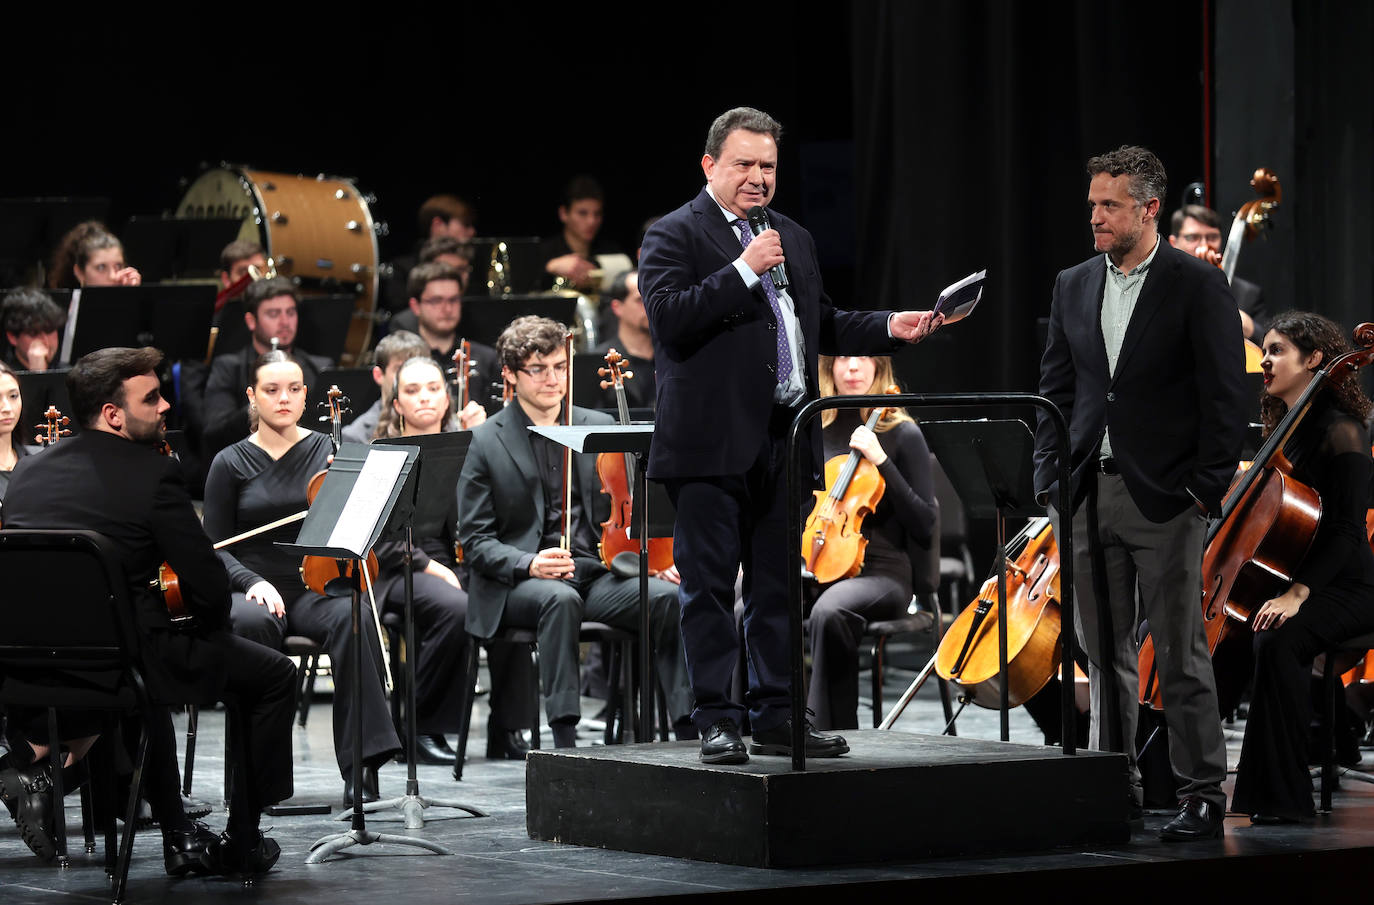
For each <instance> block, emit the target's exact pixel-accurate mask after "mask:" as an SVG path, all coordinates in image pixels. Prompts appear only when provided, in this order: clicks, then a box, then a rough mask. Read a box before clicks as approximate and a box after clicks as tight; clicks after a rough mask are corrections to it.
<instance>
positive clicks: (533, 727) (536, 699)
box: [530, 644, 541, 751]
mask: <svg viewBox="0 0 1374 905" xmlns="http://www.w3.org/2000/svg"><path fill="white" fill-rule="evenodd" d="M530 665H531V666H532V667H533V668H534V681H533V682H531V683H530V686H531V688H532V691H531V694H530V697H531V698H532V700H531V702H530V703H531V707H530V747H531V748H533V749H534V750H536V751H538V750H539V744H540V742H539V727H540V721H539V704H540V703H541V701H540V694H539V685H540V683H539V645H538V644H531V645H530Z"/></svg>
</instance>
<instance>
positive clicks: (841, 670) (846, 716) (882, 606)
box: [806, 575, 911, 729]
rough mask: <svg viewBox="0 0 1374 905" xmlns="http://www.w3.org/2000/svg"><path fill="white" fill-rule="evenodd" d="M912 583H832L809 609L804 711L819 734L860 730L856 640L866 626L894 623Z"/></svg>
mask: <svg viewBox="0 0 1374 905" xmlns="http://www.w3.org/2000/svg"><path fill="white" fill-rule="evenodd" d="M910 602H911V583H910V581H909V580H908V581H907V582H905V583H903V582H901V581H899V580H897V579H896V578H893V577H892V576H890V575H859V576H856V577H854V578H845V579H842V580H840V581H837V582H834V583H833V584H831V585H830V586H829V587H827V588H826V589H825V590H824V591H822V592H821V595H820V596H819V597H818V598H816V603H815V605H814V606H813V607H812V608H811V687H810V688H809V689H807V694H806V706H807V708H808V709H809V710H810V711H811V712H812V713H813V714H814V717H813V719H814V720H815V723H816V728H818V729H858V728H859V640H860V639H861V638H862V637H863V633H864V628H865V627H866V626H867V625H868V623H870V622H873V621H876V620H881V619H896V618H897V617H898V616H900V615H902V614H904V613H905V612H906V607H907V604H908V603H910Z"/></svg>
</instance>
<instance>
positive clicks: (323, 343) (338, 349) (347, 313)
mask: <svg viewBox="0 0 1374 905" xmlns="http://www.w3.org/2000/svg"><path fill="white" fill-rule="evenodd" d="M356 304H357V297H356V296H353V295H345V294H340V293H328V294H325V295H306V296H304V297H302V298H301V303H300V304H299V305H297V306H296V310H297V312H298V313H299V316H300V326H299V327H298V328H297V329H296V342H295V345H298V346H300V347H301V348H303V349H309V350H311V351H312V352H314V353H315V354H316V355H325V356H328V357H329V358H332V359H334V360H335V361H338V360H339V356H340V355H341V354H343V352H344V351H345V349H344V347H345V346H346V345H347V344H348V328H349V325H350V324H351V323H352V322H353V308H354V306H355V305H356ZM242 319H243V316H242V315H240V316H239V320H242Z"/></svg>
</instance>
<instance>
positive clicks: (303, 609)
mask: <svg viewBox="0 0 1374 905" xmlns="http://www.w3.org/2000/svg"><path fill="white" fill-rule="evenodd" d="M332 451H333V446H332V444H331V443H330V442H329V438H328V437H327V436H325V435H324V434H319V433H314V432H311V433H308V434H307V435H306V436H305V438H304V439H303V440H300V441H298V442H297V443H296V444H295V445H294V446H292V447H291V448H290V449H289V450H287V451H286V453H285V454H284V455H283V456H282V457H281V458H280V459H275V460H274V459H273V458H272V457H271V456H269V455H268V454H267V452H266V451H265V450H263V449H262V447H260V446H258V445H256V444H255V443H253V442H252V440H250V439H244V440H240V441H239V442H237V443H234V444H233V445H231V446H228V447H226V448H225V449H223V450H221V451H220V452H219V454H218V455H217V456H215V461H214V462H213V463H212V464H211V465H210V473H209V475H208V476H207V477H206V480H205V532H206V533H207V534H208V535H210V539H211V540H213V541H215V542H219V541H221V540H223V539H225V538H226V537H232V536H234V535H236V534H240V533H242V532H244V531H248V530H250V529H252V528H256V527H258V526H260V525H265V524H267V523H268V522H272V521H275V520H276V519H279V518H283V517H285V516H288V515H291V514H292V513H295V512H300V511H301V510H303V509H305V508H306V489H305V488H306V484H307V482H308V481H309V479H310V477H311V475H313V474H315V473H316V472H318V471H320V470H322V469H323V468H324V467H325V465H326V462H327V460H328V457H329V455H330V453H331V452H332ZM299 530H300V525H299V524H290V525H284V526H282V527H280V528H276V529H273V530H272V531H268V532H266V533H264V534H260V535H258V536H256V537H253V538H250V539H249V540H245V541H241V542H239V543H237V544H234V545H233V546H231V547H228V548H225V549H223V550H220V551H219V555H220V559H222V560H223V562H224V565H225V568H226V569H227V570H228V572H229V584H230V586H231V588H232V589H233V591H234V594H233V606H232V611H231V614H230V621H231V622H232V625H233V630H234V632H235V633H236V634H239V635H242V636H244V637H247V638H251V639H252V640H254V641H259V642H261V643H263V644H266V645H267V646H269V647H275V648H280V647H281V643H282V641H283V640H284V639H285V636H286V635H287V634H288V632H289V633H290V634H293V635H304V636H305V637H307V638H312V639H314V640H315V641H317V642H319V643H320V644H322V645H324V647H325V649H326V650H327V651H328V653H329V659H330V662H331V664H332V668H333V671H334V682H335V685H336V687H338V688H339V689H341V690H343V691H341V693H339V694H336V695H334V705H335V716H334V756H335V758H336V759H337V761H338V764H339V770H340V772H341V773H342V774H343V776H344V777H345V778H348V777H351V776H352V775H353V774H352V769H353V731H354V730H353V725H354V720H355V719H356V720H359V721H360V722H361V724H362V739H363V760H364V762H365V763H366V764H368V765H369V766H376V765H378V764H380V763H383V762H385V761H386V760H387V759H388V758H389V757H390V756H391V755H392V754H394V753H395V752H396V751H398V750H399V749H400V747H401V743H400V740H399V738H398V737H397V735H396V729H395V727H394V726H393V725H392V722H391V715H390V712H389V710H388V709H387V702H386V691H385V688H384V686H383V678H382V673H381V669H382V665H381V664H382V658H381V653H380V646H379V643H378V640H377V631H376V629H375V627H374V626H373V621H372V619H371V618H370V617H368V616H366V614H365V615H364V618H363V620H362V629H363V633H364V637H365V638H367V639H368V642H367V643H366V644H365V645H364V647H363V651H362V656H363V681H362V703H361V709H360V712H359V713H357V714H354V713H353V710H352V704H353V695H352V694H350V693H348V692H347V690H348V689H350V688H351V687H352V685H351V683H352V682H353V675H352V665H353V633H352V608H353V604H352V600H351V598H349V597H325V596H321V595H319V594H316V593H314V592H313V591H310V590H308V589H307V588H306V587H305V585H304V584H303V583H302V581H301V577H300V572H299V567H300V557H298V556H293V555H292V554H290V553H286V552H284V551H282V550H281V549H280V548H278V547H276V546H274V544H275V543H276V542H277V541H288V542H289V541H294V540H295V538H296V535H297V533H298V532H299ZM259 581H267V582H269V583H271V585H272V586H273V587H274V588H276V589H277V593H279V594H280V595H281V598H282V601H283V602H284V603H285V605H286V619H285V620H284V621H283V620H281V619H279V618H277V617H275V616H273V615H272V614H271V613H269V612H268V611H267V608H266V607H264V606H260V605H258V604H256V603H253V602H251V601H248V600H247V598H246V597H245V596H244V592H246V591H247V590H248V589H249V588H251V587H252V586H253V585H254V584H257V583H258V582H259ZM364 603H365V605H366V602H364Z"/></svg>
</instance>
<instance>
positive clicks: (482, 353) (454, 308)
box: [407, 261, 501, 412]
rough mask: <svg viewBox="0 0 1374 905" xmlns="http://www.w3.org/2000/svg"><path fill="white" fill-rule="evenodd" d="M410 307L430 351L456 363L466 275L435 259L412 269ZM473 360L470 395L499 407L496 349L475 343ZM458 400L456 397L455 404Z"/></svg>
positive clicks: (446, 364)
mask: <svg viewBox="0 0 1374 905" xmlns="http://www.w3.org/2000/svg"><path fill="white" fill-rule="evenodd" d="M407 286H408V288H409V290H410V310H411V312H412V313H413V314H414V315H415V317H416V320H417V328H416V332H417V333H419V334H420V337H421V338H422V339H424V341H425V342H426V343H428V344H429V350H430V351H429V354H430V355H432V356H433V357H434V360H435V361H437V362H438V363H439V366H440V367H442V368H444V369H445V370H448V369H449V368H452V367H453V353H454V352H455V351H456V350H457V349H458V343H459V342H461V341H462V339H463V335H462V331H461V330H460V329H459V327H460V326H461V324H462V322H463V275H462V273H461V272H459V271H458V270H455V269H454V268H452V267H450V266H448V265H447V264H440V263H439V262H437V261H435V262H432V263H429V264H421V265H419V266H418V267H416V268H415V269H414V270H412V271H411V272H410V279H409V281H408V282H407ZM471 349H472V364H471V367H472V369H473V370H474V371H475V373H473V374H472V375H471V376H470V377H469V384H468V387H469V389H468V399H469V401H475V402H476V403H477V404H478V405H481V406H484V407H485V408H486V409H487V411H488V412H493V411H495V410H496V409H497V408H498V407H499V406H500V403H499V402H493V401H492V395H493V394H494V393H495V392H496V389H495V388H497V387H499V386H501V365H500V363H499V362H498V361H497V356H496V350H495V349H493V348H492V347H491V346H488V345H485V344H484V343H479V342H473V343H471ZM457 404H458V401H457V400H454V405H457Z"/></svg>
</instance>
